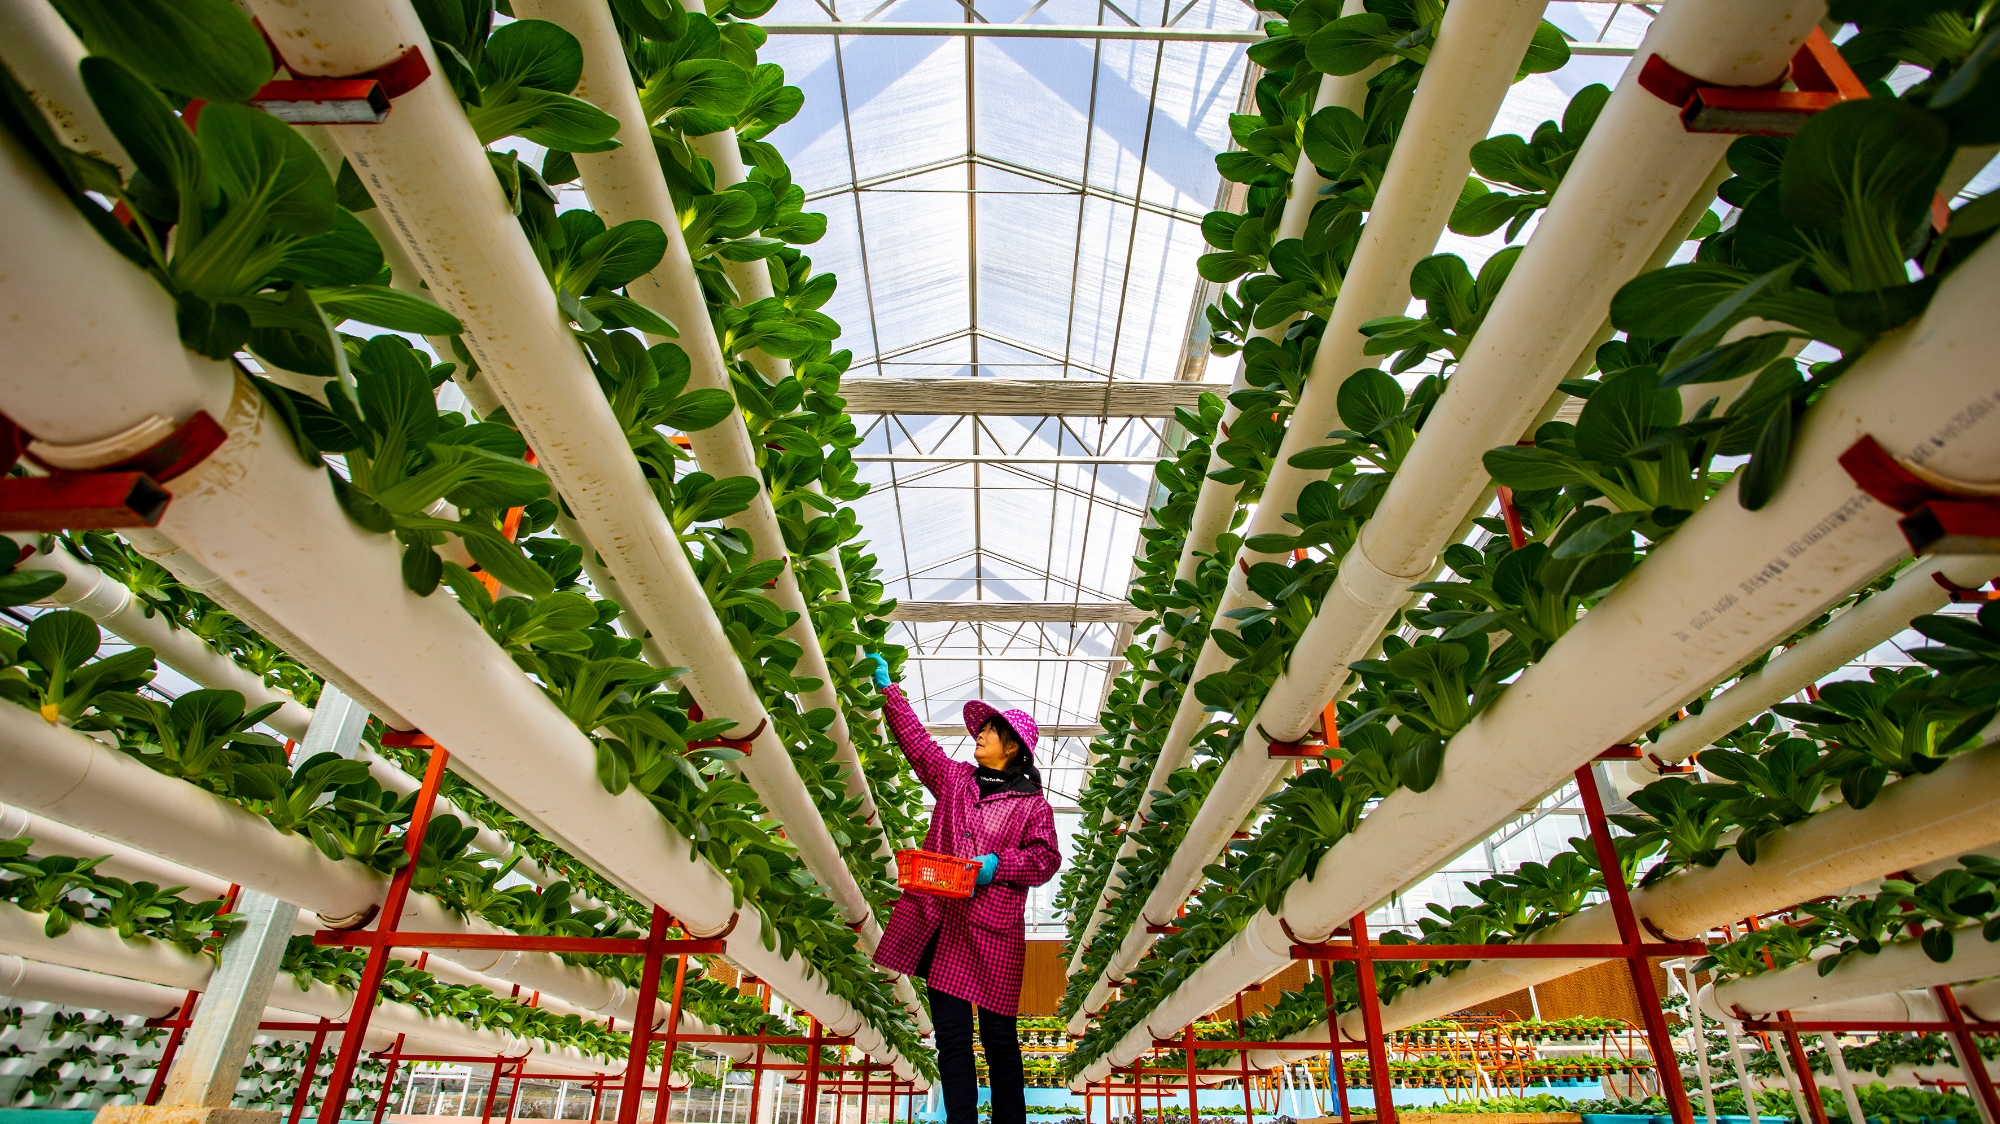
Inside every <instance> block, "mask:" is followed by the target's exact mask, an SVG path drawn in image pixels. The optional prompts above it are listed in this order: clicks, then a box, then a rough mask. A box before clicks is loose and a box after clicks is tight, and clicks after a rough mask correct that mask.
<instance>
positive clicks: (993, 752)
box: [972, 719, 1021, 772]
mask: <svg viewBox="0 0 2000 1124" xmlns="http://www.w3.org/2000/svg"><path fill="white" fill-rule="evenodd" d="M1005 729H1006V727H1004V726H1002V725H1001V724H1000V721H999V720H998V719H993V720H991V721H988V722H987V723H986V725H984V726H981V727H980V728H979V736H978V737H976V738H974V739H972V759H973V760H974V761H977V762H979V763H980V764H981V765H983V766H985V767H986V768H988V769H992V770H994V771H996V772H997V771H999V770H1001V769H1005V768H1006V767H1007V764H1008V762H1010V761H1012V760H1014V754H1015V753H1017V752H1019V750H1020V744H1021V743H1019V742H1017V741H1015V740H1014V739H1013V738H1011V737H1009V736H1008V735H1007V734H1005V733H1003V732H1002V731H1003V730H1005Z"/></svg>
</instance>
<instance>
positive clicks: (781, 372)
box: [589, 0, 896, 874]
mask: <svg viewBox="0 0 2000 1124" xmlns="http://www.w3.org/2000/svg"><path fill="white" fill-rule="evenodd" d="M589 3H590V6H591V7H592V9H593V10H594V11H597V12H599V13H600V15H601V13H602V12H603V8H604V6H603V4H601V3H597V2H596V0H589ZM590 22H591V23H592V24H593V25H598V26H597V27H596V31H597V34H598V36H599V37H601V36H602V34H603V31H604V29H605V28H607V27H609V26H610V23H611V21H610V20H609V19H608V18H597V17H594V18H592V19H591V21H590ZM614 45H615V43H614ZM621 100H622V99H621ZM631 104H632V105H633V106H636V105H637V104H638V97H637V95H636V94H635V95H634V96H633V99H632V103H631ZM620 120H621V121H622V120H623V118H622V117H621V118H620ZM688 144H689V145H690V146H691V147H692V148H693V149H694V151H695V152H696V153H697V154H698V155H700V156H702V157H704V158H706V159H707V160H708V161H709V163H710V164H711V165H712V166H713V168H714V170H715V186H716V187H717V188H729V187H733V186H735V185H736V184H739V183H742V182H744V181H746V180H748V179H749V178H750V174H749V172H748V171H747V170H746V169H745V168H744V167H743V152H742V148H741V146H740V145H738V143H737V141H736V130H734V129H724V130H722V131H721V132H719V133H709V134H707V135H705V136H698V137H689V138H688ZM605 155H607V156H610V155H613V154H612V153H606V154H605ZM603 163H605V164H610V163H611V161H609V160H606V161H604V162H603ZM647 170H648V171H651V169H647ZM683 248H685V246H683ZM722 267H723V272H724V273H725V274H727V275H728V277H729V281H730V283H731V284H732V285H733V286H735V288H736V292H737V297H738V300H737V303H738V304H739V305H748V304H754V303H755V302H757V301H760V300H767V299H770V298H772V297H775V296H777V291H776V290H775V289H773V288H772V287H771V271H770V266H769V264H768V263H767V262H763V261H753V262H734V261H729V260H728V259H726V258H725V259H723V262H722ZM673 270H674V272H675V273H676V274H679V273H681V272H682V265H681V263H680V262H679V261H678V260H676V261H675V262H674V264H673ZM670 280H675V281H678V283H680V284H691V285H696V286H697V288H698V287H699V285H698V282H696V280H695V277H694V270H693V267H692V266H691V265H690V266H687V267H686V269H685V275H684V276H682V277H678V278H670ZM711 323H712V322H711ZM746 357H747V358H748V359H750V361H751V362H752V363H753V364H754V365H755V366H756V368H757V370H758V371H759V372H760V373H761V374H763V375H764V377H766V378H768V379H770V380H771V382H773V383H778V382H782V381H784V380H785V379H786V378H789V377H790V376H791V374H792V364H791V361H790V360H787V359H780V358H778V357H776V356H773V355H768V354H766V353H764V352H762V351H755V350H753V351H750V352H748V353H746ZM732 420H733V419H732ZM693 440H694V439H693V438H692V437H690V438H689V442H690V443H691V444H692V442H693ZM717 444H720V443H719V442H718V443H717ZM742 447H744V448H747V447H748V440H747V434H746V439H745V441H744V442H743V446H742ZM737 451H739V450H738V447H737V446H736V445H735V444H733V443H731V444H728V445H725V446H723V447H722V448H718V449H715V450H714V451H713V453H712V454H709V455H715V456H721V457H725V458H727V457H729V456H732V455H734V453H736V452H737ZM695 455H696V456H697V457H702V456H704V453H703V452H702V450H701V448H700V447H696V449H695ZM752 467H753V468H754V466H752ZM754 474H755V475H756V476H757V477H758V478H759V479H760V480H761V479H762V473H761V472H757V473H754ZM713 475H721V473H720V472H717V473H714V474H713ZM808 487H809V488H810V489H811V490H812V491H814V492H822V490H821V488H820V485H819V481H817V480H815V481H812V482H811V484H810V485H808ZM822 494H823V493H822ZM756 502H757V503H758V504H759V505H762V506H765V507H769V506H770V504H771V497H770V493H769V491H768V489H766V490H764V491H760V492H758V493H757V501H756ZM777 525H778V524H777V515H776V513H775V512H773V513H772V515H771V518H770V520H769V522H768V524H767V523H766V521H765V520H764V518H763V516H762V515H761V513H760V515H759V516H758V518H757V519H756V520H754V521H753V522H752V524H749V525H747V526H748V527H749V529H750V530H752V531H753V532H755V531H756V530H757V529H758V528H760V527H765V526H768V527H769V528H771V529H772V530H775V529H776V528H777ZM752 549H753V550H754V551H755V552H756V554H757V556H758V557H759V558H763V557H766V556H767V555H766V550H767V549H768V550H769V551H771V552H772V553H770V554H769V555H768V557H773V558H786V559H787V562H786V564H785V572H786V574H787V575H788V576H789V577H790V578H791V580H790V582H789V583H787V582H782V581H781V582H780V583H779V584H778V586H777V588H776V589H774V590H773V591H772V592H773V594H774V599H775V600H776V601H777V602H778V607H779V608H781V609H784V610H786V611H787V612H794V613H797V614H799V620H798V623H796V624H794V625H793V626H792V629H793V631H792V632H788V633H786V635H787V636H791V637H792V639H793V640H795V641H797V642H798V643H799V644H800V646H801V647H803V648H804V649H805V655H804V661H805V662H804V664H803V665H802V667H803V669H804V671H805V674H807V675H809V676H813V677H815V678H817V679H819V680H820V687H819V689H818V690H815V691H808V692H806V693H805V694H804V695H803V696H802V701H804V703H805V705H806V706H807V707H808V708H818V707H826V708H828V709H830V710H832V711H833V724H832V725H831V726H829V727H828V728H827V734H828V735H829V736H831V737H832V738H833V744H834V747H835V749H836V752H837V754H838V756H837V758H836V760H838V761H840V763H841V764H842V765H843V766H845V767H846V770H847V773H846V777H845V784H846V787H847V794H848V795H849V796H858V797H860V798H861V816H862V818H863V819H866V820H868V821H869V822H870V823H871V824H875V825H876V827H877V830H876V833H875V834H876V837H877V838H876V848H877V853H879V854H881V855H883V856H885V857H887V858H888V859H889V863H890V872H891V874H893V873H894V871H895V861H896V860H895V853H894V849H893V848H892V847H891V846H890V844H889V838H888V835H887V834H886V833H885V832H884V831H883V830H881V827H880V813H879V812H878V811H877V810H876V807H875V794H874V792H873V791H871V790H870V789H869V786H868V774H867V773H865V772H864V771H863V770H862V767H861V755H860V754H859V753H858V752H857V751H856V750H855V748H854V736H853V733H852V732H851V731H850V730H849V728H848V722H847V708H846V707H845V706H843V705H842V704H841V701H840V691H839V689H838V688H836V687H835V686H834V682H833V674H832V671H831V670H830V669H829V668H828V666H827V662H826V652H825V650H824V648H823V647H822V646H821V644H820V641H819V634H818V633H817V632H816V631H815V630H814V626H813V623H812V615H811V614H810V613H809V612H808V611H807V606H806V602H805V597H804V594H803V593H802V592H801V591H800V589H799V584H798V574H797V572H796V570H795V568H794V567H793V566H792V564H791V562H790V561H789V554H788V553H787V551H786V548H785V543H784V537H783V535H782V534H780V535H779V536H778V538H777V539H776V540H774V541H772V542H770V543H763V542H758V543H755V544H754V545H753V547H752ZM826 562H827V564H828V565H830V566H832V567H833V572H834V576H835V578H836V592H835V594H834V596H835V598H836V599H837V600H841V601H845V600H847V599H848V593H847V573H846V570H845V568H844V567H843V566H842V565H841V561H840V547H839V546H837V545H836V546H835V547H834V548H833V549H832V550H831V551H829V552H828V553H827V557H826ZM794 602H796V603H794ZM794 633H796V635H794Z"/></svg>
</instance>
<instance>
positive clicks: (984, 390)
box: [840, 24, 1229, 463]
mask: <svg viewBox="0 0 2000 1124" xmlns="http://www.w3.org/2000/svg"><path fill="white" fill-rule="evenodd" d="M953 26H959V25H956V24H954V25H953ZM972 26H975V27H980V26H985V25H983V24H974V25H972ZM1203 391H1210V392H1214V393H1220V394H1227V393H1228V392H1229V387H1228V384H1226V383H1214V384H1210V383H1199V382H1111V381H1102V382H1100V381H1098V380H1096V379H975V378H935V379H893V378H869V377H867V376H862V375H856V376H853V377H851V378H848V379H845V380H843V381H842V382H841V384H840V396H841V397H842V398H844V399H846V400H847V412H848V413H850V414H918V415H957V414H996V415H1000V416H1003V417H1036V418H1039V417H1087V418H1165V417H1172V416H1173V412H1174V410H1175V409H1176V408H1179V407H1186V408H1188V409H1190V410H1192V409H1194V408H1195V406H1196V405H1197V403H1198V402H1199V401H1200V399H1201V395H1202V392H1203ZM855 459H857V460H859V459H861V458H859V457H857V458H855ZM1147 463H1151V461H1150V460H1149V461H1148V462H1147Z"/></svg>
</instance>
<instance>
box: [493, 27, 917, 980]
mask: <svg viewBox="0 0 2000 1124" xmlns="http://www.w3.org/2000/svg"><path fill="white" fill-rule="evenodd" d="M516 11H517V14H519V15H520V16H521V17H522V18H523V19H542V20H547V21H549V22H551V23H554V24H557V25H559V26H561V27H562V28H563V29H564V30H566V31H568V32H569V33H570V34H572V35H574V36H576V38H577V41H578V42H579V43H581V44H582V45H583V59H584V64H583V81H582V82H581V84H580V85H579V86H578V88H577V91H576V93H577V96H578V97H580V98H583V99H584V100H585V101H588V102H591V103H592V104H594V105H596V106H597V107H598V108H599V109H602V110H604V111H605V112H607V113H609V114H611V115H612V116H613V117H616V118H617V119H618V123H619V129H618V139H619V141H620V147H618V148H615V149H612V150H611V151H609V152H586V153H578V154H577V156H576V163H577V169H578V170H579V171H580V172H581V173H582V175H583V182H584V185H585V187H586V188H587V189H588V191H589V194H590V201H591V206H592V207H593V208H594V209H595V210H597V211H598V213H600V214H601V215H603V216H604V219H605V221H606V222H607V223H610V224H613V225H615V224H617V223H621V222H625V221H628V220H631V219H647V220H651V221H652V222H656V223H658V224H659V225H660V228H661V229H662V230H664V231H666V233H667V252H666V255H665V256H664V257H663V258H662V259H661V261H660V264H659V265H658V266H657V267H655V268H654V270H653V271H652V272H651V273H649V274H647V275H646V276H644V277H641V278H639V279H638V280H636V281H634V282H632V283H631V284H630V285H628V286H626V292H627V293H628V294H629V295H630V296H631V297H632V298H633V299H634V300H637V301H639V302H640V303H642V304H644V305H646V306H647V307H648V308H651V309H653V310H654V311H656V312H658V313H660V314H661V315H662V316H665V317H666V318H667V319H668V320H670V321H672V322H673V324H674V326H675V327H677V328H678V329H680V333H681V334H680V338H679V339H678V340H676V341H675V342H676V343H678V344H679V345H680V347H681V349H682V350H683V351H685V352H687V355H688V359H689V362H690V364H691V373H690V376H689V379H688V389H690V390H700V389H706V388H714V389H719V390H722V391H725V392H728V393H729V394H730V395H731V397H732V398H733V397H734V395H735V392H734V390H733V389H732V387H731V386H730V380H729V368H728V363H727V360H726V358H725V357H724V356H723V354H722V347H721V342H720V341H719V340H718V339H717V338H716V333H715V325H714V322H713V321H712V320H711V319H710V316H709V311H708V303H707V301H706V300H705V299H704V298H703V296H702V290H701V282H700V281H699V280H697V279H696V277H695V272H694V261H693V258H692V257H691V256H690V253H689V251H688V245H687V239H686V237H685V235H684V234H683V233H682V231H681V225H680V214H679V211H678V209H677V208H676V207H675V206H674V201H673V197H672V196H671V195H669V194H668V192H667V182H666V178H665V177H664V176H662V175H661V173H660V163H659V161H660V158H659V156H658V154H657V153H656V152H655V150H654V147H653V139H652V131H651V122H649V121H647V120H646V118H645V111H644V110H643V109H642V108H641V107H640V103H639V94H638V91H637V90H636V89H635V88H634V87H633V84H632V72H631V69H630V67H629V66H628V65H627V64H626V61H625V50H624V47H623V45H622V44H621V43H620V41H619V36H618V28H617V25H616V24H615V23H613V22H612V18H611V9H610V8H609V7H608V6H607V5H606V4H605V2H604V0H526V2H524V3H523V4H522V6H521V7H520V8H519V9H517V10H516ZM709 139H710V140H711V141H712V142H713V149H714V150H715V153H716V155H718V156H719V155H723V154H725V153H726V156H727V158H728V159H727V163H729V164H733V165H734V169H733V170H734V173H735V178H734V179H727V178H725V170H724V164H723V163H718V164H717V166H716V174H717V185H716V186H717V187H727V186H729V185H730V184H731V183H738V182H741V181H742V180H743V179H744V178H745V177H744V175H743V168H742V160H741V158H740V156H738V155H737V153H736V131H735V130H734V129H725V130H723V131H722V132H720V133H716V134H713V136H712V137H711V138H709ZM711 158H715V157H714V156H712V157H711ZM730 265H731V268H730V269H729V275H730V277H731V279H732V280H733V281H735V282H736V283H737V284H738V285H739V286H741V285H743V284H744V283H745V282H746V281H754V280H756V279H759V278H761V280H762V282H763V286H762V288H763V292H762V293H761V294H760V295H762V296H770V295H771V283H770V279H769V276H768V274H767V273H766V272H765V270H766V266H765V264H764V263H763V262H761V261H758V262H748V263H743V264H741V265H737V264H736V263H730ZM746 299H752V298H749V297H748V296H747V295H746ZM787 373H789V372H787ZM688 443H689V445H690V446H691V447H692V448H693V450H694V453H695V457H696V459H697V460H698V461H700V463H701V466H702V469H703V471H705V472H707V473H709V475H711V476H714V477H716V478H717V479H721V478H724V477H730V476H748V477H750V478H751V479H753V480H755V481H757V484H758V491H757V498H756V499H755V500H754V501H753V502H752V503H751V505H750V507H749V508H747V509H746V510H744V511H743V512H741V513H740V514H737V515H734V516H731V517H730V518H729V519H727V520H725V521H724V522H726V523H727V524H728V525H730V526H732V527H740V528H742V529H743V530H744V531H746V532H748V533H749V535H750V540H751V552H752V554H753V555H754V556H755V557H756V558H757V559H758V560H759V561H763V560H766V559H771V558H782V559H786V560H787V561H786V566H785V570H784V572H783V573H782V574H780V575H779V577H778V583H777V586H776V588H775V589H773V590H772V591H771V592H772V600H774V601H775V602H776V603H777V605H778V607H779V608H780V609H783V610H785V611H786V612H792V613H797V614H798V615H799V619H798V620H797V622H795V623H794V624H793V625H792V626H791V628H790V629H789V630H788V631H787V632H786V634H785V635H786V636H787V637H788V638H790V639H791V640H792V641H794V642H795V643H797V644H798V645H799V647H800V649H801V650H802V652H803V654H802V656H801V658H800V661H799V665H798V668H797V669H796V670H797V673H798V674H800V675H804V676H810V677H811V678H814V679H818V680H819V681H820V686H819V688H818V689H816V690H813V691H809V692H806V693H805V694H803V695H802V696H800V701H801V702H802V703H803V704H804V705H805V707H806V708H807V709H813V708H817V707H828V708H830V709H832V711H833V714H834V719H833V725H832V726H831V727H830V728H829V729H828V731H827V733H828V735H829V736H831V737H832V738H833V741H834V745H835V748H836V752H837V754H838V756H837V758H836V759H837V760H838V761H839V762H840V763H841V765H842V766H843V767H845V768H846V770H847V777H846V785H847V792H848V795H850V796H857V795H858V796H860V797H861V798H862V805H861V814H862V815H863V816H864V817H865V818H867V819H868V820H870V821H871V822H873V821H874V820H875V819H876V811H875V800H874V796H873V794H872V793H870V792H869V790H868V778H867V776H866V775H865V774H863V773H862V771H861V759H860V757H859V756H857V755H856V753H855V750H854V742H853V739H852V737H851V736H850V734H849V732H848V728H847V715H846V713H845V709H844V708H843V707H842V706H841V705H840V696H839V692H838V691H837V690H836V688H835V687H834V684H833V677H832V674H831V673H830V672H829V670H828V668H827V664H826V653H825V651H824V650H822V648H821V647H820V641H819V633H818V631H817V630H816V629H815V628H814V626H813V619H812V613H811V609H810V607H809V606H808V605H807V604H806V602H805V597H804V596H803V594H801V592H800V591H799V582H798V574H797V573H796V572H795V571H794V570H793V568H792V566H791V563H790V561H789V559H790V555H789V552H788V551H787V550H786V547H785V537H784V533H783V531H782V530H780V529H779V526H778V516H777V512H776V511H775V510H773V508H772V506H771V493H770V489H769V488H768V487H767V486H766V485H765V483H764V474H763V471H762V470H761V469H760V468H759V467H758V465H757V456H756V450H755V449H754V448H752V446H751V443H750V432H749V430H748V429H747V428H745V426H744V422H743V416H742V414H741V413H740V412H732V413H731V414H730V416H729V417H727V418H725V419H723V420H722V421H721V422H719V423H717V424H716V425H713V426H710V427H709V428H707V429H704V430H702V431H700V432H698V433H690V434H688ZM725 713H730V712H725ZM774 810H775V809H774ZM787 823H788V824H789V823H790V820H789V819H787ZM878 834H879V833H878ZM858 919H859V916H858V915H856V914H852V913H850V916H849V920H858ZM870 947H872V943H871V946H870Z"/></svg>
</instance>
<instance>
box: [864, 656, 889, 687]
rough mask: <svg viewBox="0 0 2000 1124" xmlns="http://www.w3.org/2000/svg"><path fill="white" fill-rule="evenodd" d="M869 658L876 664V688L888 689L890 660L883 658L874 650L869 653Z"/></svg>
mask: <svg viewBox="0 0 2000 1124" xmlns="http://www.w3.org/2000/svg"><path fill="white" fill-rule="evenodd" d="M868 658H869V660H870V661H872V662H873V663H874V664H875V687H876V689H877V690H885V689H887V688H888V686H889V661H888V660H885V659H883V658H882V657H881V656H879V655H877V654H876V653H874V652H870V653H868Z"/></svg>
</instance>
